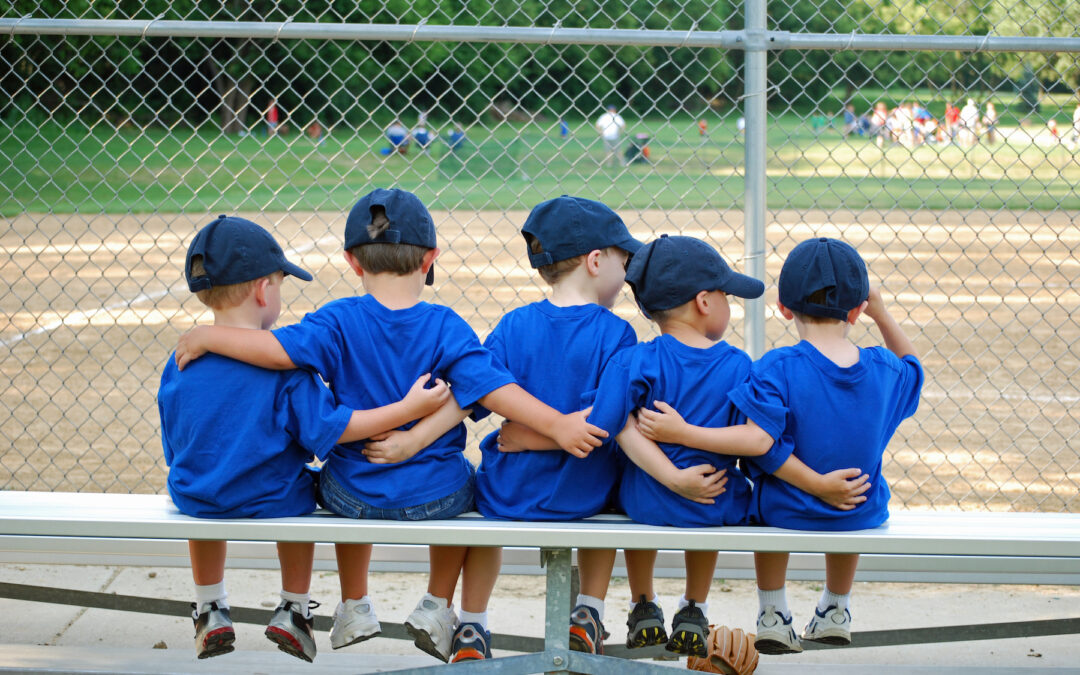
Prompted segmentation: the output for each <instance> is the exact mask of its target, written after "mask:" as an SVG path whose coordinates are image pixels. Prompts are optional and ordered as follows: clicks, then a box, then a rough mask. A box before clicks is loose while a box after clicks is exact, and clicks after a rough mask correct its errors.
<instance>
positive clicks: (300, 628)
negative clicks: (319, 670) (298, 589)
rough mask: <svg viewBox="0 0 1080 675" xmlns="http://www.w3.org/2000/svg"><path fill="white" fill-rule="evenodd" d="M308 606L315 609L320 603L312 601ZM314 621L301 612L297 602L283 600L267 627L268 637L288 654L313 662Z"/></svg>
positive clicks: (266, 633)
mask: <svg viewBox="0 0 1080 675" xmlns="http://www.w3.org/2000/svg"><path fill="white" fill-rule="evenodd" d="M308 606H309V607H310V608H311V609H314V608H316V607H318V606H319V603H317V602H311V603H310V604H309V605H308ZM309 613H310V612H309ZM314 621H315V618H314V617H311V616H306V617H305V616H304V615H303V614H301V613H300V607H299V606H298V605H297V604H296V603H295V602H288V601H285V600H282V602H281V604H280V605H278V607H277V609H276V610H274V616H273V617H271V618H270V625H268V626H267V627H266V632H265V635H266V639H267V640H270V642H273V643H274V644H276V645H277V646H278V649H280V650H281V651H283V652H285V653H286V654H290V655H292V656H295V657H296V658H298V659H303V660H304V661H307V662H308V663H311V662H312V661H313V660H314V659H315V632H314V630H313V628H312V624H313V623H314Z"/></svg>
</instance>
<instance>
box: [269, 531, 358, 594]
mask: <svg viewBox="0 0 1080 675" xmlns="http://www.w3.org/2000/svg"><path fill="white" fill-rule="evenodd" d="M277 551H278V562H280V563H281V589H282V590H284V591H287V592H289V593H300V594H304V593H307V592H308V591H310V590H311V568H312V566H313V564H314V561H315V544H314V543H312V542H304V541H290V542H285V541H279V542H278V545H277ZM364 576H365V578H366V576H367V575H366V574H365V575H364Z"/></svg>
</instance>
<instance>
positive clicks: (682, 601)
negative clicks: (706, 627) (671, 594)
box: [675, 595, 709, 616]
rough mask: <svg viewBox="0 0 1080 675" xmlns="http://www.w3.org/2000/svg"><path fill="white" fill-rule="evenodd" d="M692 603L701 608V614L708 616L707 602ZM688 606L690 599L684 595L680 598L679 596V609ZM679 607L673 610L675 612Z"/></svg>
mask: <svg viewBox="0 0 1080 675" xmlns="http://www.w3.org/2000/svg"><path fill="white" fill-rule="evenodd" d="M694 604H695V605H697V607H698V609H700V610H701V613H702V614H704V615H705V616H709V603H708V602H695V603H694ZM689 606H690V601H689V600H687V599H686V596H685V595H684V596H682V597H681V598H679V609H682V608H684V607H689ZM679 609H677V610H675V611H676V612H677V611H679Z"/></svg>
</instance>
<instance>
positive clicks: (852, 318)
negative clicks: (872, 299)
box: [847, 300, 870, 326]
mask: <svg viewBox="0 0 1080 675" xmlns="http://www.w3.org/2000/svg"><path fill="white" fill-rule="evenodd" d="M869 304H870V303H869V302H868V301H866V300H863V303H862V304H861V305H859V306H858V307H856V308H855V309H853V310H851V311H850V312H848V313H847V322H848V323H850V324H851V325H852V326H854V325H855V322H856V321H858V320H859V315H860V314H862V313H863V310H865V309H866V306H867V305H869Z"/></svg>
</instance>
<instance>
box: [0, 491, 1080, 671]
mask: <svg viewBox="0 0 1080 675" xmlns="http://www.w3.org/2000/svg"><path fill="white" fill-rule="evenodd" d="M0 537H5V538H7V537H14V538H18V539H19V541H21V542H23V545H24V546H25V545H26V542H28V541H30V542H32V541H33V540H34V538H42V540H43V541H49V540H50V538H72V537H74V538H104V539H114V538H121V539H139V540H142V539H151V540H159V539H175V540H183V539H191V538H197V539H221V540H229V541H240V542H248V541H316V542H334V543H357V544H393V545H432V544H434V545H460V544H461V543H462V542H470V544H471V545H477V546H505V547H521V548H527V549H540V551H541V556H542V563H543V564H544V566H545V567H546V569H547V572H546V573H547V603H546V620H545V636H544V640H543V643H542V645H541V647H542V649H540V650H538V651H536V652H535V653H531V654H525V655H522V656H513V657H506V658H502V659H498V661H499V662H500V668H499V670H500V672H521V673H529V672H541V671H564V670H573V671H576V672H585V673H600V672H610V670H611V665H610V664H611V656H610V655H609V656H592V655H586V654H578V653H574V652H570V651H569V649H568V647H569V637H568V623H567V620H566V617H568V616H569V614H570V609H571V604H570V603H571V600H572V598H571V594H570V593H571V591H570V588H571V550H572V549H574V548H582V547H586V548H619V549H628V548H629V549H660V550H723V551H733V552H749V551H801V552H806V553H863V554H870V555H885V556H903V558H901V559H906V558H908V557H912V556H917V557H925V556H931V557H939V556H955V557H957V558H956V559H957V560H960V561H964V560H970V561H972V565H973V567H974V568H976V569H975V571H976V572H977V571H978V569H980V568H983V567H985V565H986V561H987V560H996V559H1015V558H1016V557H1018V556H1021V557H1022V558H1023V559H1024V560H1026V561H1029V564H1030V565H1031V566H1032V567H1033V568H1038V567H1039V563H1040V562H1041V561H1046V562H1048V563H1051V564H1055V561H1056V563H1061V562H1063V561H1064V562H1065V563H1066V564H1067V565H1068V566H1069V569H1072V570H1076V569H1078V566H1077V564H1076V561H1077V559H1080V514H1065V513H989V512H914V511H900V512H897V513H894V514H893V517H892V518H891V520H890V521H889V523H888V524H887V525H886V526H883V527H879V528H876V529H873V530H861V531H854V532H807V531H795V530H784V529H779V528H770V527H725V528H695V529H682V528H673V527H656V526H649V525H641V524H638V523H633V522H631V521H629V520H628V519H626V518H625V517H620V516H608V515H604V516H597V517H594V518H590V519H586V520H583V521H577V522H569V523H550V522H545V523H537V522H517V521H499V520H487V519H484V518H482V517H480V516H479V515H477V514H465V515H463V516H459V517H458V518H454V519H451V520H439V521H417V522H408V523H402V522H397V521H378V520H365V521H355V520H349V519H344V518H340V517H338V516H336V515H334V514H331V513H328V512H325V511H319V512H316V513H314V514H311V515H308V516H301V517H296V518H276V519H267V520H254V519H234V520H203V519H197V518H191V517H188V516H185V515H183V514H181V513H180V512H178V511H177V510H176V509H175V507H174V506H173V505H172V503H171V501H170V500H169V499H168V497H166V496H164V495H131V494H122V495H118V494H93V493H51V492H10V491H4V492H0ZM1065 578H1066V579H1072V581H1071V583H1080V581H1077V577H1076V576H1075V575H1073V576H1071V577H1069V576H1067V575H1066V577H1065ZM1078 624H1080V620H1074V621H1072V622H1066V624H1060V622H1059V628H1058V630H1059V631H1060V630H1061V629H1060V625H1066V626H1069V627H1070V628H1068V630H1070V631H1072V632H1078V629H1077V625H1078ZM1027 634H1031V633H1027ZM611 651H612V652H613V653H617V652H618V650H611ZM489 665H490V664H489ZM454 667H455V668H458V669H476V670H477V671H478V672H479V671H480V670H484V669H485V666H484V664H482V663H470V664H458V665H456V666H454ZM659 667H660V666H653V665H651V664H646V663H634V662H631V661H622V662H620V663H619V666H618V669H619V670H620V671H624V672H627V673H635V672H653V671H654V669H656V668H659ZM431 671H432V672H436V671H435V669H434V668H432V669H431Z"/></svg>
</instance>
